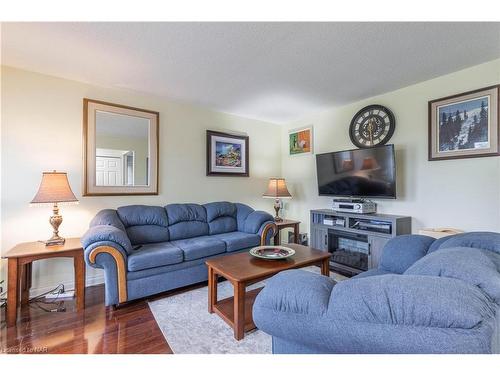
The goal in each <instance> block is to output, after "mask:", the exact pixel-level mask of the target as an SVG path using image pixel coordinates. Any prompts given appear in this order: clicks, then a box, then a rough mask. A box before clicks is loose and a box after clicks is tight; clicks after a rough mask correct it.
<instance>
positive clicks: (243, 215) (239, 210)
mask: <svg viewBox="0 0 500 375" xmlns="http://www.w3.org/2000/svg"><path fill="white" fill-rule="evenodd" d="M234 205H235V206H236V221H237V222H238V231H239V232H244V231H245V223H246V220H247V217H248V215H250V214H251V213H252V212H254V209H253V208H252V207H250V206H247V205H246V204H243V203H235V204H234Z"/></svg>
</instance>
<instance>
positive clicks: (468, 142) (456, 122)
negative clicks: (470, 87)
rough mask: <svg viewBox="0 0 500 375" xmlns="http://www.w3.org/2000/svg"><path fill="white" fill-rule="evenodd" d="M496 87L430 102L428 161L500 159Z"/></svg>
mask: <svg viewBox="0 0 500 375" xmlns="http://www.w3.org/2000/svg"><path fill="white" fill-rule="evenodd" d="M499 87H500V85H496V86H490V87H484V88H481V89H478V90H474V91H468V92H464V93H461V94H457V95H452V96H447V97H445V98H440V99H435V100H431V101H430V102H429V109H428V111H429V160H447V159H463V158H478V157H485V156H498V155H500V149H499V144H500V142H499V139H500V129H499V122H500V121H499V107H500V104H499Z"/></svg>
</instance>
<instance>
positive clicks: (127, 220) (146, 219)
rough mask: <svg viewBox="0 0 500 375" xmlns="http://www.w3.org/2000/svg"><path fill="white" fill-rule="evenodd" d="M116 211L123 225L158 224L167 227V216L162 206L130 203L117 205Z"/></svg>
mask: <svg viewBox="0 0 500 375" xmlns="http://www.w3.org/2000/svg"><path fill="white" fill-rule="evenodd" d="M117 211H118V216H119V217H120V220H121V221H122V222H123V224H125V227H130V226H133V225H158V226H162V227H168V218H167V214H166V212H165V209H164V208H163V207H159V206H144V205H132V206H124V207H118V209H117Z"/></svg>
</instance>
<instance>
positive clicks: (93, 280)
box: [30, 275, 104, 298]
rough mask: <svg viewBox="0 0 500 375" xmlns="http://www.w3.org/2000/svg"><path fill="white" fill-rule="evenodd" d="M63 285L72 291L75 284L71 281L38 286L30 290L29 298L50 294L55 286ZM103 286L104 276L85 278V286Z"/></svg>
mask: <svg viewBox="0 0 500 375" xmlns="http://www.w3.org/2000/svg"><path fill="white" fill-rule="evenodd" d="M59 284H63V285H64V289H65V290H72V289H75V282H74V281H73V280H71V281H61V282H60V283H58V284H55V285H47V286H40V287H36V288H31V289H30V298H33V297H36V296H39V295H40V294H43V293H47V292H50V291H51V290H52V289H54V288H55V287H57V285H59ZM100 284H104V275H97V276H92V277H87V278H86V280H85V286H86V287H87V286H94V285H100Z"/></svg>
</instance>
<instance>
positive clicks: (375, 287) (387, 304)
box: [253, 232, 500, 353]
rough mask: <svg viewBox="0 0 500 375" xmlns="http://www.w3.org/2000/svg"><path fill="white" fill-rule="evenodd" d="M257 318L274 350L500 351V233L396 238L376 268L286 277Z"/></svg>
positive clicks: (260, 302)
mask: <svg viewBox="0 0 500 375" xmlns="http://www.w3.org/2000/svg"><path fill="white" fill-rule="evenodd" d="M253 318H254V321H255V324H256V325H257V327H258V328H259V329H261V330H262V331H264V332H266V333H268V334H270V335H272V339H273V353H499V351H500V234H498V233H487V232H471V233H464V234H458V235H454V236H450V237H445V238H442V239H439V240H434V239H433V238H431V237H427V236H420V235H406V236H400V237H396V238H394V239H392V240H391V241H389V242H388V244H387V245H386V247H385V248H384V250H383V254H382V258H381V262H380V266H379V268H378V269H372V270H369V271H367V272H364V273H362V274H360V275H357V276H356V277H354V278H351V279H349V280H346V281H342V282H339V283H337V284H335V282H334V281H333V280H332V279H330V278H327V277H324V276H321V275H318V274H313V273H311V272H307V271H301V270H291V271H285V272H281V273H279V274H278V275H276V276H274V277H273V278H271V279H269V280H268V282H267V284H266V286H265V288H264V289H263V290H262V292H260V293H259V295H258V296H257V299H256V301H255V304H254V308H253Z"/></svg>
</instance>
